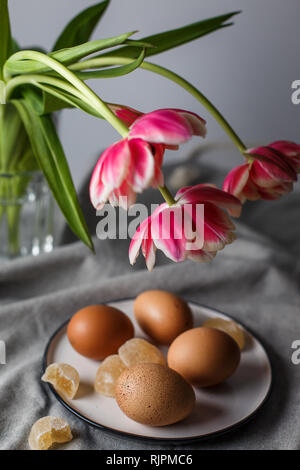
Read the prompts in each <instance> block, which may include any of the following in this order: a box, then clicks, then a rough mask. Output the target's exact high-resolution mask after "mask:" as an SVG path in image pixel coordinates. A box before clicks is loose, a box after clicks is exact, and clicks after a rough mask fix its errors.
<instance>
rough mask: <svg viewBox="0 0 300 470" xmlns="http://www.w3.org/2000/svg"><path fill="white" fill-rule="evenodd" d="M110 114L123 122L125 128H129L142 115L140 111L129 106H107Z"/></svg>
mask: <svg viewBox="0 0 300 470" xmlns="http://www.w3.org/2000/svg"><path fill="white" fill-rule="evenodd" d="M108 107H109V108H110V109H111V110H112V112H113V113H114V114H115V115H116V116H117V117H118V118H119V119H121V121H123V122H124V124H125V125H126V126H128V127H129V126H131V125H132V124H133V123H134V122H135V121H136V120H137V118H139V117H140V116H142V115H143V113H141V112H140V111H137V110H136V109H134V108H130V107H129V106H121V105H120V104H108Z"/></svg>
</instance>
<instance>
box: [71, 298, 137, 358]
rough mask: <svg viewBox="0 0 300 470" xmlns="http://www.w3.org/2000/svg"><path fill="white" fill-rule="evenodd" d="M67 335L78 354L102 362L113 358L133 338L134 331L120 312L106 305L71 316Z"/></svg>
mask: <svg viewBox="0 0 300 470" xmlns="http://www.w3.org/2000/svg"><path fill="white" fill-rule="evenodd" d="M67 334H68V338H69V341H70V343H71V345H72V346H73V348H74V349H75V350H76V351H77V352H79V354H82V355H83V356H86V357H89V358H91V359H96V360H101V361H102V360H103V359H105V358H106V357H107V356H110V355H111V354H117V352H118V349H119V347H120V346H121V345H122V344H123V343H125V341H127V340H128V339H130V338H132V337H133V335H134V328H133V324H132V322H131V320H130V319H129V318H128V317H127V315H125V313H123V312H121V310H118V309H117V308H114V307H109V306H108V305H90V306H88V307H85V308H83V309H81V310H79V311H78V312H77V313H75V315H73V317H72V318H71V320H70V322H69V324H68V328H67Z"/></svg>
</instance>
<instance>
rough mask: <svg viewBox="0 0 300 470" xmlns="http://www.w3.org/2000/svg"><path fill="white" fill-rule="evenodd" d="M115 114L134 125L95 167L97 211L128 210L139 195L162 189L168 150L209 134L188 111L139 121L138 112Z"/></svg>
mask: <svg viewBox="0 0 300 470" xmlns="http://www.w3.org/2000/svg"><path fill="white" fill-rule="evenodd" d="M110 106H115V107H118V105H110ZM114 112H115V113H116V114H119V117H120V118H121V119H123V120H125V119H127V122H129V121H130V120H131V119H134V122H133V124H131V126H130V130H129V134H128V136H127V137H126V138H124V139H123V140H121V141H119V142H117V143H115V144H113V145H111V146H110V147H108V148H107V149H106V150H105V151H104V152H103V154H102V155H101V157H100V159H99V160H98V163H97V164H96V167H95V169H94V172H93V175H92V178H91V182H90V199H91V202H92V204H93V206H94V207H95V208H96V209H101V208H102V207H103V205H104V204H105V203H106V201H109V202H110V203H111V204H112V205H114V206H116V205H120V206H121V207H123V208H125V209H127V208H128V207H130V206H131V205H132V204H134V203H135V200H136V194H137V193H141V192H142V191H143V190H144V189H146V188H148V187H150V186H152V187H157V186H163V184H164V179H163V174H162V171H161V166H162V162H163V155H164V151H165V149H166V148H170V149H176V148H177V147H178V145H179V144H181V143H183V142H186V141H187V140H189V139H190V138H191V137H192V136H193V135H197V136H202V137H204V136H205V134H206V127H205V121H204V120H203V119H202V118H200V117H199V116H197V115H196V114H194V113H190V112H189V111H184V110H177V109H176V110H175V109H160V110H158V111H153V112H152V113H149V114H143V115H140V116H139V117H138V118H137V119H135V117H136V113H139V112H138V111H137V112H135V110H133V109H131V108H126V109H125V108H122V110H119V109H116V108H115V109H114ZM122 116H123V118H122Z"/></svg>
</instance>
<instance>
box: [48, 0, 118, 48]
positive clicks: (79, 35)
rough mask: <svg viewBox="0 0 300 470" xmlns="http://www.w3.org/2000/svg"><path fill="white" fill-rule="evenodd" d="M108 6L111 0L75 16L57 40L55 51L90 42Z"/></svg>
mask: <svg viewBox="0 0 300 470" xmlns="http://www.w3.org/2000/svg"><path fill="white" fill-rule="evenodd" d="M108 5H109V0H106V1H105V2H101V3H97V4H96V5H93V6H91V7H89V8H87V9H85V10H83V11H82V12H81V13H79V15H77V16H75V18H73V19H72V21H71V22H70V23H69V24H68V25H67V26H66V27H65V29H64V30H63V32H62V33H61V35H60V36H59V38H58V39H57V41H56V43H55V45H54V47H53V51H57V50H59V49H63V48H65V47H73V46H78V45H79V44H83V43H84V42H87V41H89V39H90V37H91V35H92V33H93V31H94V29H95V27H96V26H97V24H98V22H99V20H100V19H101V17H102V15H103V13H104V12H105V10H106V8H107V7H108Z"/></svg>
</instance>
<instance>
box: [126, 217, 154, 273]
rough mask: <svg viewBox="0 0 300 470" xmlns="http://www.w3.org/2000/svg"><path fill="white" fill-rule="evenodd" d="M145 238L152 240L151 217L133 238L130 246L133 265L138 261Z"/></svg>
mask: <svg viewBox="0 0 300 470" xmlns="http://www.w3.org/2000/svg"><path fill="white" fill-rule="evenodd" d="M144 237H146V238H148V239H151V216H150V217H148V218H147V219H145V220H143V222H142V223H141V224H140V226H139V227H138V229H137V231H136V232H135V234H134V236H133V237H132V240H131V243H130V246H129V261H130V264H132V265H133V264H135V262H136V260H137V257H138V255H139V251H140V248H141V245H142V242H143V238H144Z"/></svg>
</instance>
